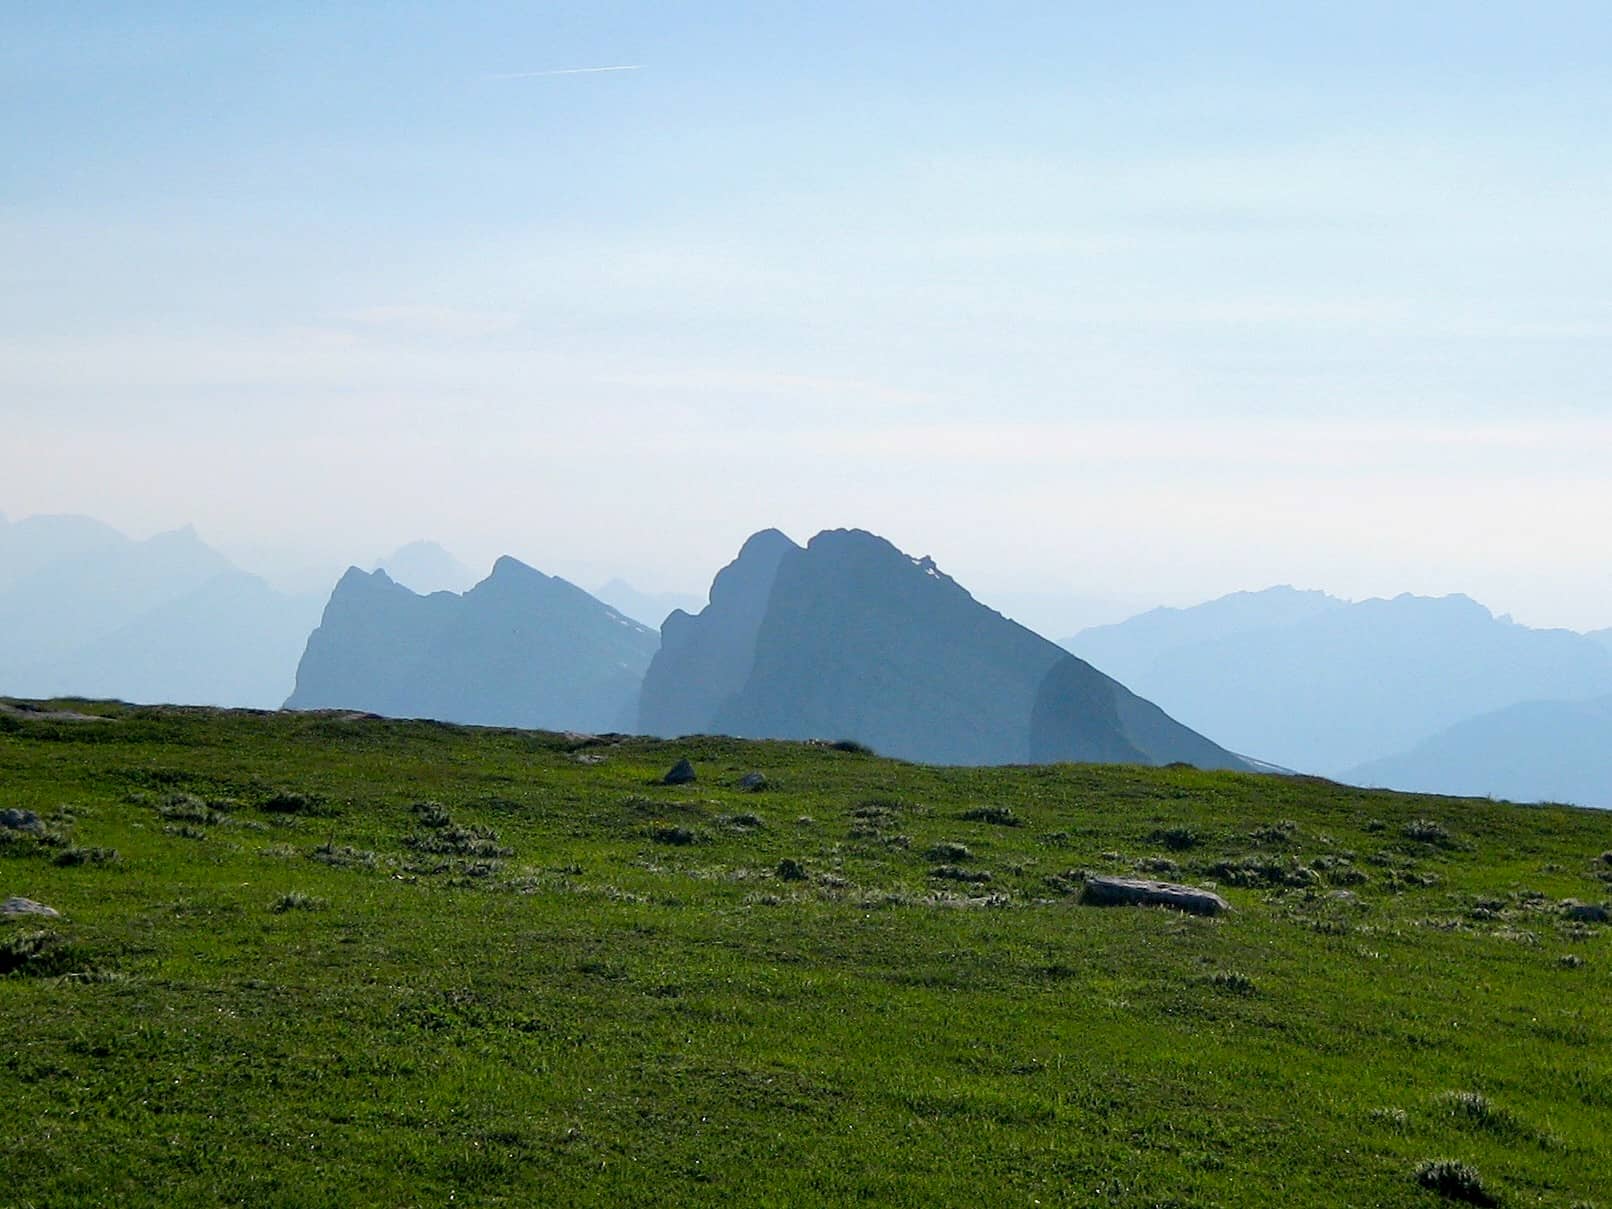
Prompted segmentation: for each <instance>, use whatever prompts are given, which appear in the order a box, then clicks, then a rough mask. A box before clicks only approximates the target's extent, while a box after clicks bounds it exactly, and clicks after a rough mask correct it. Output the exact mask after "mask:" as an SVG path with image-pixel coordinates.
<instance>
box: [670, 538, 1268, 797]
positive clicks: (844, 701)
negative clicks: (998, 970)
mask: <svg viewBox="0 0 1612 1209" xmlns="http://www.w3.org/2000/svg"><path fill="white" fill-rule="evenodd" d="M639 720H640V725H641V727H642V728H643V729H645V730H646V731H649V732H650V733H656V734H666V735H671V734H679V733H691V732H695V731H718V732H722V733H727V734H735V735H744V736H749V737H758V738H813V737H819V738H821V737H828V738H850V739H855V740H858V741H860V742H863V743H866V744H869V745H870V746H872V747H873V748H875V749H876V750H877V751H879V752H881V753H883V754H885V755H893V756H899V757H903V758H907V759H914V760H923V761H928V762H933V763H941V764H1007V763H1024V762H1030V761H1050V760H1066V759H1079V760H1120V761H1134V762H1141V763H1168V762H1170V761H1174V760H1186V761H1190V762H1193V763H1198V764H1201V765H1205V766H1212V767H1231V768H1241V767H1248V765H1247V763H1246V762H1244V761H1242V760H1241V759H1239V758H1238V757H1236V756H1234V755H1232V754H1231V753H1229V752H1227V751H1225V750H1224V749H1222V748H1220V747H1218V746H1216V745H1215V744H1213V743H1211V742H1210V741H1209V740H1207V739H1204V738H1203V737H1202V736H1201V735H1196V734H1193V733H1192V732H1191V731H1189V730H1187V729H1186V728H1185V727H1183V726H1180V725H1179V724H1177V723H1175V722H1173V721H1172V720H1171V719H1169V718H1168V717H1166V716H1164V715H1163V714H1162V712H1160V711H1158V710H1156V709H1154V708H1153V707H1152V706H1149V705H1148V703H1146V702H1143V701H1140V700H1137V699H1135V698H1134V697H1133V696H1132V695H1131V694H1130V693H1129V692H1128V691H1127V690H1126V689H1124V688H1123V686H1121V685H1119V684H1117V683H1115V682H1114V681H1113V680H1111V679H1109V678H1108V677H1107V676H1105V675H1103V674H1102V673H1101V672H1098V671H1097V670H1096V669H1094V668H1092V667H1090V666H1089V665H1088V664H1086V663H1084V662H1083V661H1081V660H1079V659H1076V658H1073V657H1071V656H1070V655H1069V654H1068V653H1067V652H1065V651H1063V650H1061V649H1060V648H1059V647H1057V646H1055V645H1054V644H1052V643H1051V642H1048V641H1047V640H1046V639H1044V638H1042V637H1040V636H1039V635H1037V634H1034V633H1032V632H1031V631H1029V630H1027V629H1025V628H1024V627H1023V626H1021V625H1019V624H1017V623H1016V622H1012V621H1009V620H1008V619H1006V618H1005V617H1003V616H1002V615H1001V614H999V613H997V612H995V611H993V610H991V609H989V608H986V607H985V606H984V605H982V604H980V603H978V602H977V601H975V600H974V598H973V597H972V596H970V595H969V594H968V592H967V591H965V590H964V589H963V588H962V587H961V586H959V585H958V584H957V583H956V582H955V581H953V580H952V579H951V578H950V577H949V576H947V575H946V574H944V573H943V572H942V571H940V569H939V568H938V567H936V566H935V564H934V562H933V561H932V560H930V559H927V558H922V559H919V558H912V557H910V556H908V555H906V554H903V553H902V552H901V551H900V550H898V549H896V547H895V546H893V545H891V544H890V543H889V542H888V541H885V540H884V539H883V538H880V537H877V536H875V535H873V534H871V533H866V532H862V531H860V530H847V529H838V530H831V531H827V532H824V533H820V534H818V535H817V536H816V537H814V538H813V539H812V540H811V542H810V543H808V544H807V545H806V546H805V547H804V548H802V547H800V546H797V545H796V544H795V543H794V542H792V541H790V540H789V539H788V538H787V537H785V536H784V535H783V534H781V533H779V532H777V531H776V530H766V531H764V532H762V533H758V534H756V535H755V536H754V537H752V538H751V539H750V540H749V541H747V542H746V543H745V546H744V548H743V549H742V550H741V551H740V555H739V557H738V558H737V559H736V560H735V561H734V562H733V563H732V564H730V565H729V566H728V567H726V568H724V569H723V571H722V572H721V573H720V574H719V575H718V576H717V578H716V580H715V581H714V582H713V583H712V585H711V602H710V604H709V605H708V606H707V607H706V608H705V609H704V610H702V611H701V612H700V613H699V614H698V615H697V616H692V617H691V616H689V615H687V614H682V613H674V614H672V615H671V616H670V617H668V618H667V619H666V624H665V626H664V627H663V629H662V646H661V651H660V653H659V654H657V655H656V657H655V660H654V662H653V663H652V664H651V666H650V670H649V672H648V674H647V675H646V676H645V679H644V690H643V695H642V698H641V702H640V712H639Z"/></svg>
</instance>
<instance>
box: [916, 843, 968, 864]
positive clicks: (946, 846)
mask: <svg viewBox="0 0 1612 1209" xmlns="http://www.w3.org/2000/svg"><path fill="white" fill-rule="evenodd" d="M927 855H928V857H929V859H930V860H932V861H944V862H946V863H947V864H956V863H957V862H958V861H971V860H973V859H974V854H973V853H972V852H970V851H969V848H968V845H967V844H955V843H949V842H947V843H940V844H932V845H930V848H929V852H928V854H927Z"/></svg>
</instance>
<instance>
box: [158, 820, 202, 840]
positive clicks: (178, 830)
mask: <svg viewBox="0 0 1612 1209" xmlns="http://www.w3.org/2000/svg"><path fill="white" fill-rule="evenodd" d="M162 834H163V835H175V836H178V837H179V838H180V839H182V840H205V839H206V838H207V832H206V831H204V830H203V829H202V828H200V827H192V826H191V825H190V824H189V823H169V824H167V825H166V826H164V827H163V829H162Z"/></svg>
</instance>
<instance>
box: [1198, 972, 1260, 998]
mask: <svg viewBox="0 0 1612 1209" xmlns="http://www.w3.org/2000/svg"><path fill="white" fill-rule="evenodd" d="M1209 985H1210V986H1212V987H1214V988H1215V989H1216V990H1217V991H1229V992H1230V993H1231V994H1233V995H1252V994H1254V993H1255V992H1256V991H1257V990H1258V989H1259V988H1258V987H1256V986H1255V985H1254V980H1253V979H1252V978H1250V977H1249V976H1248V975H1247V974H1239V973H1238V972H1237V971H1236V970H1216V971H1215V972H1214V973H1213V974H1211V975H1209Z"/></svg>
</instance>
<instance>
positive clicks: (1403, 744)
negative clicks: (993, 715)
mask: <svg viewBox="0 0 1612 1209" xmlns="http://www.w3.org/2000/svg"><path fill="white" fill-rule="evenodd" d="M1065 645H1066V646H1067V647H1068V649H1070V650H1071V651H1074V652H1075V653H1076V654H1079V655H1081V656H1082V657H1083V658H1086V659H1088V660H1090V661H1091V662H1093V663H1095V664H1097V665H1098V666H1101V667H1103V668H1105V669H1106V670H1108V671H1109V672H1110V673H1111V674H1113V675H1115V676H1118V677H1119V678H1120V679H1122V680H1124V681H1125V682H1126V683H1127V684H1129V685H1131V686H1132V687H1134V688H1135V689H1136V691H1138V692H1140V693H1143V694H1145V695H1147V696H1148V697H1149V698H1151V699H1152V700H1154V701H1157V702H1158V703H1159V704H1160V705H1161V706H1162V707H1163V708H1164V709H1167V710H1169V711H1170V712H1171V713H1172V714H1174V715H1175V716H1176V717H1178V718H1180V719H1181V720H1182V721H1184V722H1186V723H1187V724H1188V725H1191V726H1195V727H1199V728H1202V729H1205V730H1208V731H1209V732H1210V733H1213V734H1215V735H1216V736H1217V737H1219V738H1221V739H1222V740H1223V741H1225V742H1226V743H1228V744H1229V745H1231V746H1233V747H1235V748H1239V749H1245V750H1253V751H1257V752H1259V754H1260V755H1261V756H1262V757H1265V758H1268V759H1270V760H1273V761H1275V762H1276V763H1278V764H1282V765H1285V766H1287V767H1290V768H1295V769H1300V770H1303V771H1307V772H1319V773H1325V774H1327V775H1342V776H1350V775H1354V773H1355V772H1356V770H1357V769H1358V767H1359V766H1361V765H1363V764H1367V763H1368V762H1371V761H1379V760H1385V759H1386V758H1387V757H1389V756H1391V755H1396V754H1398V753H1401V752H1405V751H1407V750H1408V749H1411V748H1413V747H1415V746H1416V745H1417V744H1420V743H1423V742H1424V741H1427V740H1430V739H1432V738H1433V736H1435V735H1437V734H1439V733H1440V732H1442V731H1444V730H1445V729H1446V728H1449V727H1452V726H1455V725H1456V724H1457V723H1461V722H1463V721H1465V720H1466V719H1469V718H1472V717H1474V716H1475V715H1479V714H1486V713H1489V712H1490V711H1494V710H1500V709H1504V708H1505V707H1507V706H1512V705H1516V704H1518V703H1520V702H1524V701H1552V700H1558V701H1559V700H1574V699H1585V698H1590V697H1595V696H1598V695H1601V694H1606V693H1612V648H1609V647H1608V645H1606V644H1605V643H1603V642H1600V641H1597V640H1596V639H1595V638H1592V637H1589V636H1586V635H1583V634H1576V633H1572V632H1570V631H1567V630H1536V629H1530V628H1528V627H1527V626H1522V625H1518V624H1516V623H1515V622H1512V621H1510V620H1509V619H1505V618H1496V617H1495V616H1493V615H1492V614H1491V613H1490V612H1489V611H1488V610H1487V609H1485V608H1484V607H1483V606H1482V605H1479V604H1478V603H1476V602H1475V601H1472V600H1470V599H1468V598H1467V597H1464V596H1445V597H1439V598H1430V597H1419V596H1409V595H1405V596H1399V597H1395V598H1394V599H1392V600H1366V601H1361V602H1359V603H1350V602H1348V601H1343V600H1339V599H1337V598H1335V597H1331V596H1327V595H1325V594H1324V593H1319V592H1301V591H1296V590H1295V589H1293V588H1287V587H1281V588H1270V589H1267V590H1266V591H1263V592H1243V593H1238V594H1236V595H1234V596H1227V597H1223V598H1221V599H1219V600H1215V601H1210V602H1209V603H1208V604H1204V605H1200V606H1198V607H1196V608H1190V609H1155V610H1152V611H1151V612H1149V613H1144V614H1142V615H1140V616H1139V617H1135V618H1132V619H1131V620H1130V621H1126V622H1122V623H1120V624H1119V625H1113V626H1102V627H1098V628H1095V629H1091V630H1086V631H1084V632H1083V633H1081V634H1079V635H1077V636H1075V637H1074V638H1071V639H1068V640H1067V641H1066V643H1065ZM1451 783H1452V784H1453V782H1451Z"/></svg>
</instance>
